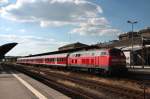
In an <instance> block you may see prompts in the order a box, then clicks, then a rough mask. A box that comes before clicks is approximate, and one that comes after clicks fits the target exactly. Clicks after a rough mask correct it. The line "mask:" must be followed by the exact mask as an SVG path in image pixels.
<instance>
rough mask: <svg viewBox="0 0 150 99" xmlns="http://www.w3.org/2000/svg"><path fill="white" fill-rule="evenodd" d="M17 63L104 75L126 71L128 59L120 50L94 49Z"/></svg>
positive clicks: (51, 55) (18, 60) (21, 60)
mask: <svg viewBox="0 0 150 99" xmlns="http://www.w3.org/2000/svg"><path fill="white" fill-rule="evenodd" d="M17 63H21V64H40V65H48V66H57V67H64V68H78V69H88V70H90V71H99V72H102V73H116V72H120V71H121V72H122V71H126V70H127V68H126V58H125V55H124V54H123V52H122V51H121V50H120V49H116V48H112V49H92V50H81V51H76V52H72V53H58V54H49V55H40V56H29V57H23V58H18V59H17Z"/></svg>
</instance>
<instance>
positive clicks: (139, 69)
mask: <svg viewBox="0 0 150 99" xmlns="http://www.w3.org/2000/svg"><path fill="white" fill-rule="evenodd" d="M127 68H128V71H129V72H136V73H144V74H150V66H127Z"/></svg>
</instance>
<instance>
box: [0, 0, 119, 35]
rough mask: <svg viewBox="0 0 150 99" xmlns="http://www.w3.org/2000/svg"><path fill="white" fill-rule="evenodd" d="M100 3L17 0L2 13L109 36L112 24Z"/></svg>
mask: <svg viewBox="0 0 150 99" xmlns="http://www.w3.org/2000/svg"><path fill="white" fill-rule="evenodd" d="M102 13H103V10H102V8H101V6H100V5H97V4H95V3H93V2H92V0H91V1H88V0H17V2H16V3H15V4H10V5H8V6H7V7H3V8H2V13H1V16H2V17H3V18H7V19H9V20H13V21H19V22H36V23H39V25H40V26H41V27H47V26H64V25H73V26H74V27H75V28H74V29H73V30H72V31H71V33H74V34H79V35H98V36H101V35H105V34H106V35H107V34H111V33H113V32H117V31H118V30H117V29H114V28H112V27H111V26H110V24H109V22H108V21H107V19H106V18H105V17H103V16H102Z"/></svg>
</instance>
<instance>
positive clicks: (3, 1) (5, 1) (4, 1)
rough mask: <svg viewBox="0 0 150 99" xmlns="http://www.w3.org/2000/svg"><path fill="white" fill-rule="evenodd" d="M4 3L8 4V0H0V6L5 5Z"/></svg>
mask: <svg viewBox="0 0 150 99" xmlns="http://www.w3.org/2000/svg"><path fill="white" fill-rule="evenodd" d="M6 3H8V0H0V5H1V4H6Z"/></svg>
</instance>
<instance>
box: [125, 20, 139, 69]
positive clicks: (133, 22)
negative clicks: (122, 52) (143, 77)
mask: <svg viewBox="0 0 150 99" xmlns="http://www.w3.org/2000/svg"><path fill="white" fill-rule="evenodd" d="M127 23H129V24H131V26H132V39H131V46H132V51H131V65H132V66H133V67H134V64H133V29H134V24H136V23H138V22H137V21H130V20H128V21H127ZM131 65H130V66H131Z"/></svg>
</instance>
